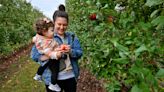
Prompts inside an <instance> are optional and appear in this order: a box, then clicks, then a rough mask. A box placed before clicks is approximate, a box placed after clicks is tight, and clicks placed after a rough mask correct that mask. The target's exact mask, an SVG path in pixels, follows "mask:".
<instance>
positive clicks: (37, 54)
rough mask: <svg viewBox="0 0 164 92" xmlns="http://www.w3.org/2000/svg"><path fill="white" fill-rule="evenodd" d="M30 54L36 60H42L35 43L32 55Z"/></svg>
mask: <svg viewBox="0 0 164 92" xmlns="http://www.w3.org/2000/svg"><path fill="white" fill-rule="evenodd" d="M30 56H31V58H32V60H34V61H35V62H38V61H40V60H39V58H40V57H41V54H40V53H39V52H38V50H37V49H36V46H35V45H34V46H33V47H32V49H31V55H30Z"/></svg>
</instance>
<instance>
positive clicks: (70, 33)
mask: <svg viewBox="0 0 164 92" xmlns="http://www.w3.org/2000/svg"><path fill="white" fill-rule="evenodd" d="M66 35H67V36H72V35H75V33H74V32H66Z"/></svg>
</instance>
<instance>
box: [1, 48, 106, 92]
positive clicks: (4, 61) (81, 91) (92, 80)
mask: <svg viewBox="0 0 164 92" xmlns="http://www.w3.org/2000/svg"><path fill="white" fill-rule="evenodd" d="M31 47H32V45H29V46H25V47H24V48H21V49H19V50H18V51H16V52H15V53H13V54H12V55H11V56H8V57H7V58H0V62H1V63H0V73H1V74H2V73H3V74H5V70H6V69H8V68H9V67H10V66H11V65H12V64H13V63H17V60H18V59H19V58H20V57H21V56H22V55H28V54H29V53H30V50H31ZM4 76H5V75H4ZM77 92H105V90H104V88H103V87H102V83H101V81H99V80H97V79H96V77H95V76H93V75H92V74H91V73H90V72H89V71H88V70H87V69H85V68H81V72H80V77H79V79H78V85H77Z"/></svg>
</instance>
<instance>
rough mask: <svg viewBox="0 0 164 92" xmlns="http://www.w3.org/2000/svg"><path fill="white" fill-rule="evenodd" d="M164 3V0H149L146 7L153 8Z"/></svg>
mask: <svg viewBox="0 0 164 92" xmlns="http://www.w3.org/2000/svg"><path fill="white" fill-rule="evenodd" d="M162 3H164V0H147V2H146V3H145V5H146V6H149V7H151V6H156V5H159V4H162Z"/></svg>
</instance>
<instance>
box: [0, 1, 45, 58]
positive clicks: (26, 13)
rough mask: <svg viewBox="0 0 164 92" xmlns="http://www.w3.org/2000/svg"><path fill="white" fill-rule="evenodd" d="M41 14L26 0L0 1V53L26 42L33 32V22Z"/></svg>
mask: <svg viewBox="0 0 164 92" xmlns="http://www.w3.org/2000/svg"><path fill="white" fill-rule="evenodd" d="M39 16H43V14H42V13H41V12H40V11H39V10H37V9H35V8H33V7H32V5H31V4H30V3H27V2H26V0H1V1H0V22H1V23H0V52H1V54H0V55H5V54H7V53H10V52H12V51H13V50H14V49H15V48H17V47H18V46H20V45H22V44H26V43H28V42H29V40H30V39H31V36H32V35H33V34H34V31H33V22H34V20H35V19H36V18H37V17H39Z"/></svg>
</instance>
